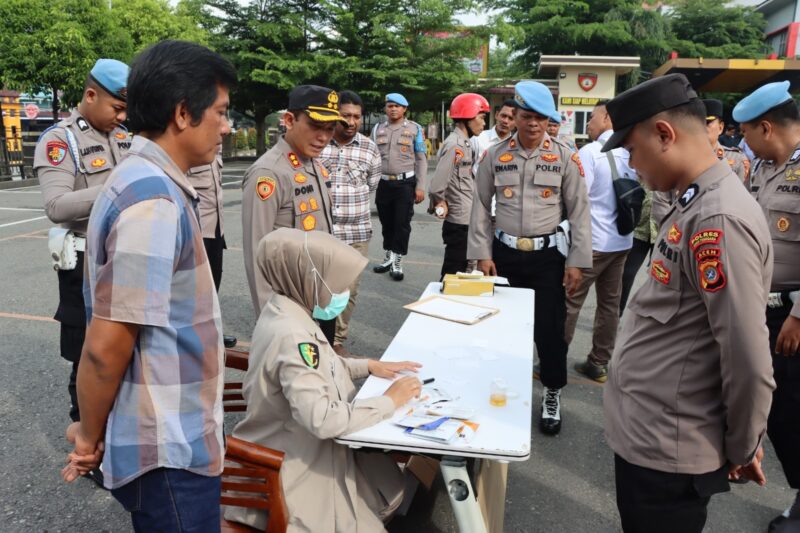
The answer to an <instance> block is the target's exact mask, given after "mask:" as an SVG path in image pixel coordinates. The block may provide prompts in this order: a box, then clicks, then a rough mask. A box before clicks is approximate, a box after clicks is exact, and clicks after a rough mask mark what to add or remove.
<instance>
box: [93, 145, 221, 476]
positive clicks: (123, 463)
mask: <svg viewBox="0 0 800 533" xmlns="http://www.w3.org/2000/svg"><path fill="white" fill-rule="evenodd" d="M128 154H129V155H128V157H127V158H126V159H125V160H124V161H123V162H122V163H121V164H120V165H118V166H117V167H116V168H115V169H114V171H113V172H112V173H111V176H110V177H109V178H108V181H106V183H105V185H104V186H103V189H102V191H101V192H100V194H99V195H98V197H97V200H96V202H95V204H94V207H93V209H92V213H91V216H90V217H89V230H88V234H87V243H86V244H87V247H86V278H85V280H84V296H85V300H86V314H87V319H88V320H92V318H93V317H97V318H102V319H104V320H111V321H115V322H126V323H130V324H137V325H138V326H139V334H138V337H137V339H136V343H135V345H134V349H133V357H132V358H131V362H130V364H129V365H128V368H127V369H126V370H125V375H124V376H123V378H122V383H121V384H120V387H119V391H118V392H117V397H116V399H115V401H114V405H113V407H112V408H111V412H110V413H109V415H108V421H107V424H106V434H105V447H106V448H105V454H104V456H103V473H104V474H105V485H106V487H107V488H109V489H114V488H118V487H121V486H123V485H126V484H127V483H129V482H130V481H132V480H134V479H136V478H137V477H139V476H141V475H142V474H144V473H146V472H148V471H150V470H153V469H156V468H160V467H168V468H179V469H184V470H188V471H190V472H193V473H196V474H201V475H206V476H217V475H219V474H220V473H221V472H222V461H223V455H224V452H225V448H224V444H223V440H222V416H223V414H222V388H223V385H224V371H225V368H224V366H225V364H224V357H225V349H224V348H223V345H222V334H221V331H222V319H221V314H220V308H219V301H218V300H217V292H216V290H215V287H214V280H213V279H212V277H211V269H210V268H209V265H208V258H207V257H206V253H205V249H204V247H203V236H202V233H201V231H200V222H199V217H198V214H197V201H198V200H197V193H196V192H195V191H194V189H193V188H192V186H191V185H190V184H189V181H188V179H187V178H186V176H185V175H184V174H183V173H182V172H181V171H180V170H179V169H178V168H177V166H175V164H174V163H173V162H172V160H171V159H170V157H169V156H168V155H167V154H166V152H164V151H163V150H162V149H161V147H160V146H158V145H157V144H155V143H154V142H152V141H149V140H147V139H145V138H143V137H134V139H133V143H132V145H131V148H130V151H129V152H128Z"/></svg>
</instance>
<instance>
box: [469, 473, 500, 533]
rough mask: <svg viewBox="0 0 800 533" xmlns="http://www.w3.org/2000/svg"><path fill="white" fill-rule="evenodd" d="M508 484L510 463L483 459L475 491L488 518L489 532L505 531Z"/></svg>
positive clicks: (479, 503)
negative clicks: (504, 520) (504, 519)
mask: <svg viewBox="0 0 800 533" xmlns="http://www.w3.org/2000/svg"><path fill="white" fill-rule="evenodd" d="M507 484H508V463H500V462H497V461H490V460H489V459H482V460H481V466H480V470H479V471H478V477H477V479H476V480H475V491H476V492H477V493H478V505H479V506H480V508H481V513H482V514H483V517H484V518H485V519H486V529H487V530H489V533H503V518H504V515H505V511H506V485H507Z"/></svg>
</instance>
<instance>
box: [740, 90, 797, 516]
mask: <svg viewBox="0 0 800 533" xmlns="http://www.w3.org/2000/svg"><path fill="white" fill-rule="evenodd" d="M733 118H734V120H736V121H737V122H739V123H740V124H741V130H742V133H743V134H744V138H745V140H746V141H747V144H748V145H749V146H750V148H751V149H752V150H753V152H755V154H756V156H757V157H758V158H759V159H760V161H761V162H760V163H757V164H756V166H755V168H754V171H753V179H752V185H751V192H752V194H753V196H754V197H755V199H756V201H757V202H758V204H759V205H760V206H761V208H762V210H763V211H764V215H765V216H766V218H767V224H768V226H769V232H770V234H771V236H772V245H773V247H774V249H775V270H774V272H773V274H772V285H771V287H770V291H771V292H770V295H769V301H768V302H767V306H766V310H767V313H766V316H767V328H769V340H770V348H771V350H772V366H773V371H774V376H775V383H776V384H777V388H776V389H775V392H774V393H773V396H772V408H771V409H770V413H769V423H768V424H767V427H768V428H769V438H770V440H771V441H772V445H773V446H774V447H775V453H776V454H777V456H778V459H780V461H781V465H782V466H783V473H784V474H785V475H786V480H787V481H788V482H789V486H790V487H792V488H793V489H795V490H798V493H797V495H796V496H795V501H794V503H793V504H792V505H791V506H790V507H789V509H787V511H786V512H785V513H784V514H783V515H781V516H779V517H777V518H776V519H774V520H773V521H772V522H771V524H770V531H776V532H779V531H780V532H788V531H800V355H798V348H799V347H800V113H798V109H797V104H796V103H795V101H794V99H793V98H792V96H791V94H789V82H788V81H782V82H777V83H770V84H767V85H764V86H763V87H761V88H759V89H757V90H756V91H755V92H754V93H753V94H751V95H750V96H748V97H746V98H744V99H743V100H742V101H741V102H739V104H738V105H737V106H736V107H735V108H734V110H733Z"/></svg>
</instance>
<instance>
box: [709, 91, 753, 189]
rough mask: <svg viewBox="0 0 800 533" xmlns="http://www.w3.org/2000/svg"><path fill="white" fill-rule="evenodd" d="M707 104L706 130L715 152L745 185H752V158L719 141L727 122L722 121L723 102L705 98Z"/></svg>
mask: <svg viewBox="0 0 800 533" xmlns="http://www.w3.org/2000/svg"><path fill="white" fill-rule="evenodd" d="M703 104H705V106H706V130H707V131H708V140H709V141H710V142H711V146H713V147H714V154H715V155H716V156H717V159H719V160H720V161H723V160H724V161H726V162H727V163H728V164H729V165H730V166H731V169H733V172H734V174H736V175H737V176H739V179H741V180H742V183H744V185H745V187H747V188H749V187H750V160H749V159H748V158H747V156H746V155H745V154H744V152H742V151H741V150H739V148H737V147H735V146H734V147H729V146H723V145H721V144H720V142H719V138H720V136H721V135H722V128H724V127H725V123H724V122H723V121H722V102H721V101H720V100H703Z"/></svg>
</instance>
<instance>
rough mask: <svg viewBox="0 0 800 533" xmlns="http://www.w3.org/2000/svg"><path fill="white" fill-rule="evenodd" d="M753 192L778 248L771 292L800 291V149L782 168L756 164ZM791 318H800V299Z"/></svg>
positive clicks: (771, 164) (762, 163) (773, 241)
mask: <svg viewBox="0 0 800 533" xmlns="http://www.w3.org/2000/svg"><path fill="white" fill-rule="evenodd" d="M751 191H752V194H753V196H754V197H755V199H756V201H758V204H759V205H760V206H761V209H763V210H764V216H765V217H766V218H767V225H768V226H769V232H770V236H771V237H772V245H773V246H774V248H775V271H774V273H773V275H772V285H771V290H772V291H782V290H797V289H800V266H798V265H800V146H799V147H798V148H797V149H795V151H794V153H793V154H792V156H791V157H790V158H789V160H788V161H787V162H786V163H784V164H782V165H775V164H773V163H771V162H768V161H762V162H761V163H760V164H759V165H757V166H756V168H755V171H754V172H753V184H752V186H751ZM792 316H794V317H796V318H800V299H798V300H797V302H796V303H795V304H794V306H793V307H792Z"/></svg>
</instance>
